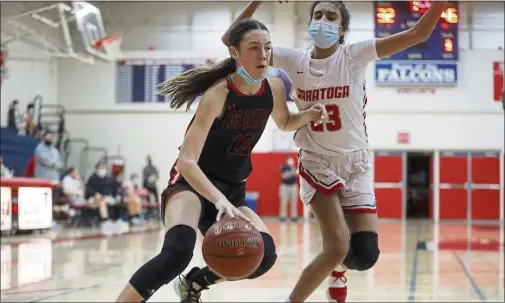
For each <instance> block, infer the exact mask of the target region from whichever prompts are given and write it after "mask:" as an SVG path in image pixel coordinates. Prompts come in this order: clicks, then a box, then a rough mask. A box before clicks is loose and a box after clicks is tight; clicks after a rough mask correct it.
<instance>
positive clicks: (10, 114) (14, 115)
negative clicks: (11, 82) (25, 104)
mask: <svg viewBox="0 0 505 303" xmlns="http://www.w3.org/2000/svg"><path fill="white" fill-rule="evenodd" d="M19 116H20V115H19V100H17V99H14V100H13V101H12V102H11V104H10V105H9V110H8V111H7V127H9V128H13V129H18V123H19Z"/></svg>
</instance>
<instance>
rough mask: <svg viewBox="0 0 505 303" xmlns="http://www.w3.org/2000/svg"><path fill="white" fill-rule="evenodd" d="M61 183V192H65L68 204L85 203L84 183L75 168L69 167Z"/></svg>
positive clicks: (80, 204) (78, 204)
mask: <svg viewBox="0 0 505 303" xmlns="http://www.w3.org/2000/svg"><path fill="white" fill-rule="evenodd" d="M61 183H62V186H63V194H65V196H66V197H67V198H68V201H69V203H70V205H72V206H83V205H85V202H86V200H85V199H84V184H83V182H82V179H81V176H80V175H79V172H78V171H77V169H75V168H74V167H70V168H69V169H68V170H67V172H66V174H65V176H64V177H63V180H62V182H61Z"/></svg>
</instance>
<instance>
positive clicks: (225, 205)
mask: <svg viewBox="0 0 505 303" xmlns="http://www.w3.org/2000/svg"><path fill="white" fill-rule="evenodd" d="M214 205H215V206H216V209H217V217H216V221H219V220H220V219H221V217H222V216H223V215H224V214H227V215H228V216H230V217H232V218H237V217H238V218H242V219H244V220H246V221H248V222H249V221H250V219H249V218H248V217H247V216H246V215H244V214H243V213H242V212H241V211H240V210H239V209H238V208H236V207H235V206H233V204H231V203H230V201H228V200H226V199H222V200H219V201H217V202H216V203H215V204H214Z"/></svg>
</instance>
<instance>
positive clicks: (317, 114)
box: [307, 103, 328, 125]
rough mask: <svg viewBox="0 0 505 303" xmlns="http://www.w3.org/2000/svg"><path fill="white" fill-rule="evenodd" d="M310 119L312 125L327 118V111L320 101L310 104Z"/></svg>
mask: <svg viewBox="0 0 505 303" xmlns="http://www.w3.org/2000/svg"><path fill="white" fill-rule="evenodd" d="M307 111H308V114H309V116H310V118H311V119H310V120H311V121H313V122H314V125H319V124H321V123H323V122H326V121H327V120H328V112H327V111H326V107H325V106H324V105H322V104H321V103H316V104H314V105H312V106H311V107H310V108H309V109H308V110H307Z"/></svg>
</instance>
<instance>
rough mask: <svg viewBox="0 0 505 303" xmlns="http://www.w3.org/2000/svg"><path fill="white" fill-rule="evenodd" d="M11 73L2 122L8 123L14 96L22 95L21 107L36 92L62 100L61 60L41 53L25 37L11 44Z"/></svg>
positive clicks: (7, 78) (5, 87)
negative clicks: (59, 83) (60, 85)
mask: <svg viewBox="0 0 505 303" xmlns="http://www.w3.org/2000/svg"><path fill="white" fill-rule="evenodd" d="M5 64H6V68H7V69H8V70H7V74H6V76H5V77H4V79H3V82H2V90H1V91H2V96H1V103H0V104H1V108H0V113H2V114H1V115H0V121H1V125H2V126H5V125H7V111H8V108H9V104H10V103H11V101H12V100H14V99H19V101H20V106H21V109H22V110H24V109H25V107H26V105H27V104H28V103H30V102H31V101H32V99H33V98H34V97H35V95H42V96H43V98H44V100H45V102H48V103H58V97H57V95H58V93H57V85H58V74H57V70H58V68H57V61H56V60H55V59H50V58H49V57H46V56H44V55H41V51H40V50H38V49H35V48H34V47H32V46H30V45H27V44H26V43H23V42H21V41H16V42H13V43H11V44H9V47H8V56H7V60H6V63H5Z"/></svg>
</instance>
